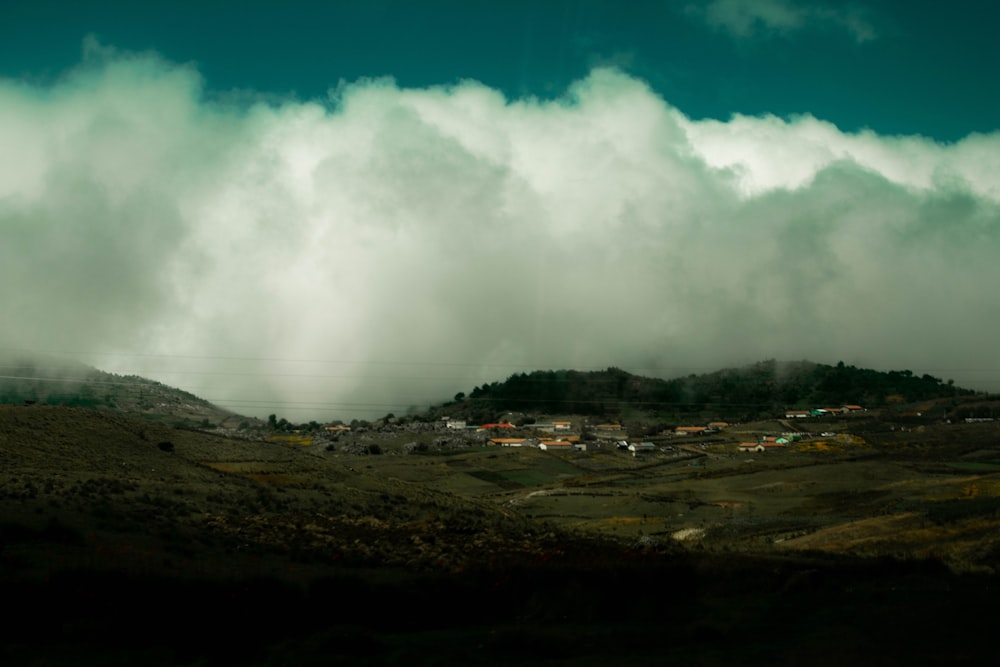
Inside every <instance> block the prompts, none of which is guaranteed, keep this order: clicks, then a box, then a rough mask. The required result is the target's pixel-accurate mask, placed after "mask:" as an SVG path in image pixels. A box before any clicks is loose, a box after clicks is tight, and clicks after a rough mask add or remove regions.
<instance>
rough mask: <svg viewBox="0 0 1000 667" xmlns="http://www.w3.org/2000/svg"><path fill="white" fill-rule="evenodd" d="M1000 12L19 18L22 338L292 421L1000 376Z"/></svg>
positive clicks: (91, 11)
mask: <svg viewBox="0 0 1000 667" xmlns="http://www.w3.org/2000/svg"><path fill="white" fill-rule="evenodd" d="M997 19H1000V7H996V6H994V5H993V4H992V3H981V2H970V1H967V0H957V1H954V2H950V3H947V4H944V5H943V4H941V3H930V2H927V3H922V2H890V1H888V0H882V1H874V0H870V1H868V2H862V1H859V2H848V3H844V2H832V1H831V2H826V1H820V0H817V1H802V2H792V1H790V0H755V1H751V0H704V1H694V0H677V1H671V0H664V1H661V2H652V1H648V2H634V3H621V2H605V1H604V0H590V1H576V2H572V1H569V0H553V1H551V2H545V3H538V2H526V1H522V0H514V1H511V2H504V3H486V2H477V1H475V0H472V1H466V2H451V1H444V0H431V1H429V2H422V3H412V2H398V1H395V0H381V1H379V0H373V1H370V2H354V1H351V0H345V1H342V2H285V3H269V2H254V1H250V2H244V3H222V2H215V3H212V2H208V3H205V2H201V3H194V2H186V1H184V0H181V1H174V2H170V3H167V2H161V1H160V0H151V1H150V2H146V3H131V2H129V3H125V2H101V3H86V2H52V1H51V0H50V1H48V2H45V1H42V2H35V3H21V4H19V5H16V4H14V3H6V4H5V5H4V6H3V7H0V308H2V312H3V325H2V326H0V349H2V350H7V351H11V350H31V351H35V352H43V353H47V354H50V355H57V356H60V355H61V356H65V357H67V358H69V357H72V358H77V359H80V360H83V361H85V362H88V363H92V364H93V365H95V366H97V367H99V368H101V369H103V370H109V371H112V372H119V373H126V374H139V375H144V376H147V377H150V378H153V379H156V380H159V381H162V382H166V383H168V384H171V385H174V386H178V387H181V388H183V389H186V390H188V391H192V392H194V393H196V394H198V395H200V396H203V397H205V398H208V399H209V400H212V401H214V402H216V403H218V404H220V405H223V406H226V407H230V408H232V409H234V410H235V411H237V412H240V413H243V414H249V415H255V416H266V415H267V414H269V413H277V414H279V415H281V416H287V417H288V419H289V420H291V421H307V420H310V419H318V420H327V419H334V418H338V419H350V418H354V417H357V418H372V417H374V416H380V415H384V414H386V413H388V412H393V413H395V414H403V413H405V412H407V411H409V410H413V409H418V408H421V407H423V406H426V405H428V404H431V403H437V402H440V401H443V400H447V399H449V398H451V397H452V396H453V395H454V394H455V393H457V392H468V391H470V390H471V389H472V388H473V387H475V386H477V385H479V384H481V383H484V382H493V381H499V380H503V379H505V378H506V377H508V376H509V375H510V374H512V373H516V372H528V371H531V370H535V369H558V368H576V369H581V370H587V369H600V368H606V367H608V366H617V367H621V368H625V369H626V370H630V371H633V372H636V373H640V374H643V375H649V376H655V377H665V378H670V377H677V376H680V375H687V374H690V373H703V372H710V371H712V370H717V369H719V368H724V367H731V366H739V365H744V364H749V363H753V362H756V361H760V360H762V359H771V358H775V359H779V360H799V359H809V360H812V361H817V362H821V363H836V362H838V361H844V362H845V363H850V364H856V365H859V366H867V367H872V368H878V369H881V370H889V369H904V368H905V369H910V370H913V371H914V372H917V373H930V374H932V375H935V376H937V377H941V378H943V379H945V378H946V379H954V380H955V382H956V384H958V385H960V386H965V387H969V388H973V389H979V390H991V391H996V390H1000V348H998V347H997V346H996V344H995V332H996V331H997V329H998V325H1000V299H998V298H997V296H996V295H995V293H996V285H997V284H1000V263H998V262H997V258H998V257H1000V179H998V178H997V175H998V174H1000V128H998V124H1000V89H998V88H997V86H995V85H993V83H992V82H993V81H994V79H995V70H996V67H997V65H998V64H1000V41H998V40H996V39H995V36H994V28H993V26H995V25H997Z"/></svg>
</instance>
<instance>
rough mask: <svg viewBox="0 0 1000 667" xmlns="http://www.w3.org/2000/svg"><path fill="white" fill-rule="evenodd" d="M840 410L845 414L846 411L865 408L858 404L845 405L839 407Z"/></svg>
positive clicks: (861, 410)
mask: <svg viewBox="0 0 1000 667" xmlns="http://www.w3.org/2000/svg"><path fill="white" fill-rule="evenodd" d="M840 411H841V412H843V413H845V414H846V413H848V412H864V411H865V409H864V408H863V407H861V406H860V405H845V406H843V407H842V408H840Z"/></svg>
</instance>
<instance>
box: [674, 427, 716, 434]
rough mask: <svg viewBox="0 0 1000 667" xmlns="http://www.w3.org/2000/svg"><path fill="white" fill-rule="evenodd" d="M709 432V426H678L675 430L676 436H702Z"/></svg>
mask: <svg viewBox="0 0 1000 667" xmlns="http://www.w3.org/2000/svg"><path fill="white" fill-rule="evenodd" d="M707 431H708V427H707V426H678V427H677V428H675V429H674V434H675V435H702V434H704V433H706V432H707Z"/></svg>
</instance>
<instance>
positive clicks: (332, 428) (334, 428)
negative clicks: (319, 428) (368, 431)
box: [324, 424, 351, 433]
mask: <svg viewBox="0 0 1000 667" xmlns="http://www.w3.org/2000/svg"><path fill="white" fill-rule="evenodd" d="M324 430H326V431H332V432H334V433H344V432H346V431H350V430H351V427H350V426H344V425H343V424H336V425H334V426H327V427H325V429H324Z"/></svg>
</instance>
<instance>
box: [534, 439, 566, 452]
mask: <svg viewBox="0 0 1000 667" xmlns="http://www.w3.org/2000/svg"><path fill="white" fill-rule="evenodd" d="M538 448H539V449H541V450H543V451H554V452H565V451H569V450H571V449H573V443H572V442H569V441H568V440H540V441H539V442H538Z"/></svg>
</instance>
